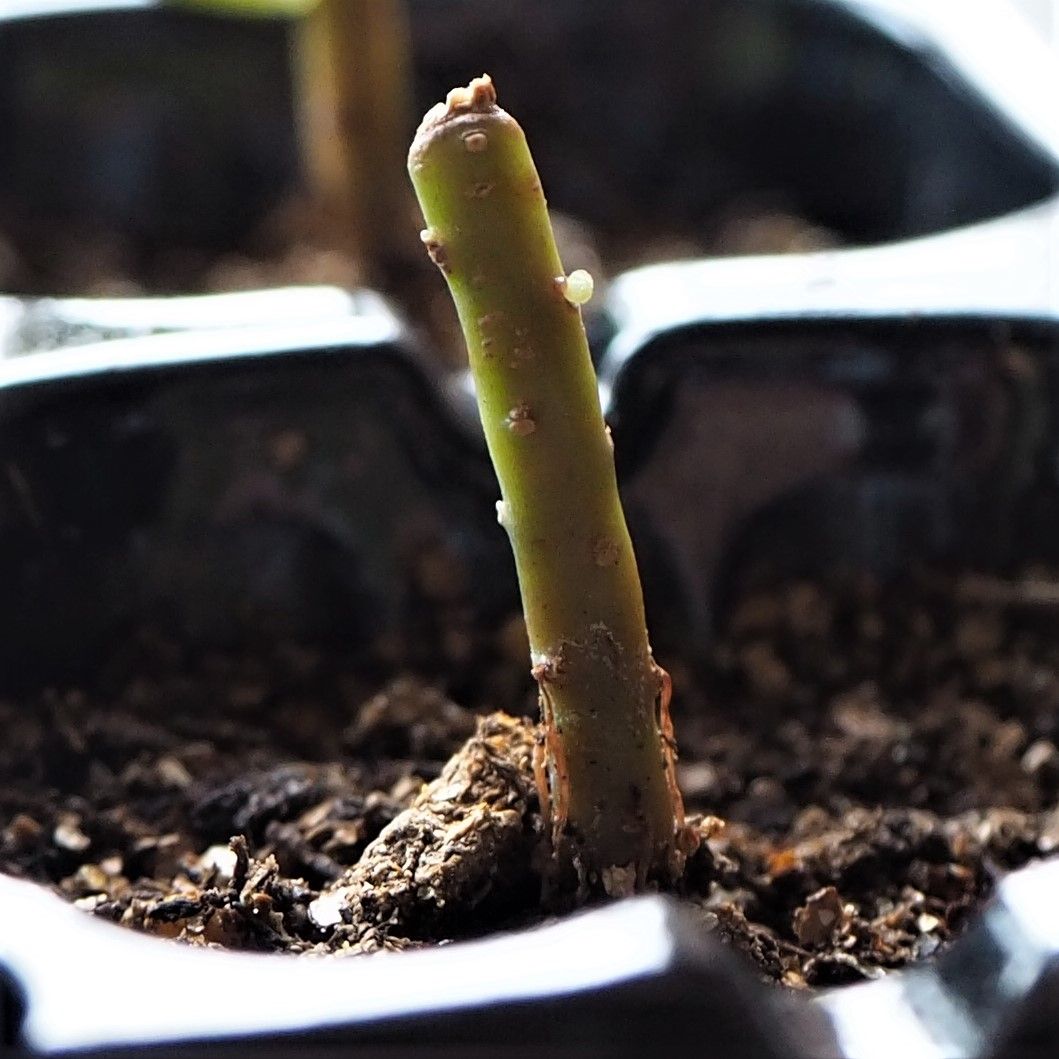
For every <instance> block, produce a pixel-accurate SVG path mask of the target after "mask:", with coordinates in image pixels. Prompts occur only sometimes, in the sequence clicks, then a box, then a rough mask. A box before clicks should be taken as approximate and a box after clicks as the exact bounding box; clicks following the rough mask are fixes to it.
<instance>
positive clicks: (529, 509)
mask: <svg viewBox="0 0 1059 1059" xmlns="http://www.w3.org/2000/svg"><path fill="white" fill-rule="evenodd" d="M409 172H410V174H411V177H412V183H413V185H414V186H415V190H416V194H417V195H418V197H419V202H420V206H421V207H422V210H423V214H424V217H425V219H426V222H427V226H428V227H427V229H426V230H425V231H424V232H423V241H424V243H425V244H426V247H427V249H428V251H429V252H430V255H431V257H432V258H433V259H434V261H435V263H436V264H437V265H438V267H439V268H440V269H441V271H442V273H443V274H444V276H445V279H446V280H447V281H448V284H449V288H450V290H451V292H452V296H453V299H454V301H455V303H456V308H457V311H458V314H459V318H460V323H461V325H462V328H463V332H464V336H465V338H466V341H467V347H468V353H469V356H470V365H471V370H472V372H473V374H474V379H475V384H476V388H477V395H478V405H479V410H480V413H481V417H482V423H483V425H484V428H485V436H486V441H487V443H488V446H489V452H490V455H491V457H492V460H493V464H494V466H495V468H496V472H497V477H498V478H499V481H500V492H501V498H502V499H501V502H500V504H499V505H498V513H499V516H500V521H501V524H502V525H503V526H504V527H505V529H506V530H507V532H508V535H509V537H510V539H511V545H512V549H513V551H514V555H515V563H516V567H517V570H518V577H519V585H520V588H521V592H522V603H523V609H524V613H525V617H526V628H527V632H528V634H529V641H530V650H531V662H532V667H533V675H534V677H535V678H536V679H537V681H538V684H539V686H540V700H541V706H542V715H543V723H544V729H543V730H544V737H543V751H544V757H545V759H546V768H542V769H541V774H542V780H541V782H540V785H541V786H542V788H543V790H542V796H543V798H544V800H545V802H546V811H547V812H548V815H549V817H550V833H551V839H552V843H553V847H554V849H555V852H556V854H557V855H558V857H559V860H560V863H565V864H567V865H569V866H571V867H573V868H575V869H576V870H577V874H578V878H579V880H580V882H581V884H582V888H590V889H602V890H605V891H606V892H608V893H624V892H628V891H630V890H631V889H633V888H636V887H638V886H642V885H644V884H645V883H646V882H648V881H650V880H656V881H657V880H668V879H670V878H671V877H672V876H673V875H674V874H675V873H677V872H678V871H679V870H680V867H681V852H682V850H681V846H682V841H683V811H682V807H681V802H680V796H679V793H678V791H677V789H676V786H675V783H674V780H673V746H672V740H671V736H670V733H669V731H668V715H667V712H666V711H667V706H668V678H667V677H666V675H665V674H664V672H663V671H662V670H661V669H660V668H659V667H658V666H657V665H656V664H655V662H654V660H653V658H652V656H651V649H650V646H649V644H648V640H647V631H646V625H645V621H644V608H643V593H642V591H641V588H640V581H639V574H638V571H637V568H636V561H635V557H634V555H633V549H632V543H631V541H630V539H629V533H628V529H627V528H626V524H625V517H624V514H623V512H622V509H621V503H620V500H619V497H618V489H617V482H616V478H615V473H614V458H613V451H612V445H611V441H610V437H609V433H608V431H607V429H606V427H605V426H604V423H603V416H602V412H601V409H600V402H599V394H598V389H597V383H596V378H595V373H594V371H593V368H592V362H591V359H590V357H589V351H588V344H587V341H586V339H585V332H584V326H583V324H582V321H581V314H580V310H579V309H578V308H577V307H576V306H575V305H573V304H571V303H570V301H568V300H567V298H566V297H565V294H566V289H565V277H564V276H563V270H562V265H561V263H560V261H559V255H558V251H557V250H556V246H555V239H554V237H553V234H552V230H551V224H550V222H549V219H548V212H547V208H546V204H545V200H544V195H543V193H542V191H541V184H540V180H539V178H538V176H537V171H536V169H535V167H534V164H533V159H532V158H531V156H530V153H529V149H528V147H527V145H526V139H525V137H524V135H523V133H522V130H521V128H520V127H519V126H518V124H517V123H516V122H515V121H514V120H513V119H512V118H511V117H510V116H509V115H508V114H506V113H505V112H504V111H503V110H501V109H500V108H499V107H498V106H497V105H496V95H495V92H494V90H493V87H492V83H491V81H489V79H488V78H477V79H475V80H474V81H472V82H471V84H470V85H469V86H468V87H467V88H466V89H456V90H454V91H453V92H451V93H449V97H448V99H447V100H446V102H445V103H443V104H438V106H436V107H434V108H433V109H432V110H431V111H430V112H429V113H428V114H427V115H426V117H425V118H424V120H423V124H422V125H421V126H420V129H419V132H418V133H417V135H416V138H415V141H414V143H413V145H412V149H411V152H410V154H409Z"/></svg>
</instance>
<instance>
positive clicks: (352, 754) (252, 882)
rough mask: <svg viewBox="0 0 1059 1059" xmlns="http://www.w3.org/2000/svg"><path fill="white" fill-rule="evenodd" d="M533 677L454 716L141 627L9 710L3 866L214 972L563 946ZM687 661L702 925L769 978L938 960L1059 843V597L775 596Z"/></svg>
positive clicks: (889, 590)
mask: <svg viewBox="0 0 1059 1059" xmlns="http://www.w3.org/2000/svg"><path fill="white" fill-rule="evenodd" d="M524 650H525V647H524V641H522V640H521V639H520V636H519V630H518V629H517V627H516V626H514V625H513V624H509V625H508V626H507V627H505V628H504V629H503V630H502V631H501V632H499V633H497V634H496V635H495V636H494V637H493V638H492V639H491V640H490V641H489V642H485V641H483V650H482V657H483V659H488V661H483V667H484V672H486V674H487V679H485V680H483V682H482V684H481V686H480V687H479V688H478V689H477V690H476V689H474V688H468V687H462V688H461V689H460V698H461V700H462V701H460V702H455V701H452V699H451V698H450V697H449V694H450V692H451V691H452V690H453V689H449V688H445V686H444V683H443V682H441V681H436V680H435V681H433V682H428V681H426V680H424V679H422V678H421V677H417V676H415V675H411V674H406V675H404V676H401V677H399V678H397V679H391V680H385V679H384V678H383V676H382V674H381V670H380V669H379V668H378V664H377V663H375V662H372V661H371V660H368V659H363V658H361V659H342V658H336V657H334V656H329V655H326V654H324V653H322V652H320V651H318V650H314V649H311V648H308V647H305V646H301V645H293V644H278V645H274V646H273V647H272V648H271V649H270V650H268V651H259V652H257V653H253V654H235V653H232V654H227V655H216V654H211V655H207V656H203V657H193V656H191V655H190V654H189V653H188V652H187V651H186V650H184V649H182V648H181V646H180V645H179V644H175V643H172V642H169V641H168V640H167V639H165V638H164V637H162V636H160V635H158V634H157V633H156V632H152V631H149V630H144V631H143V632H141V634H140V635H139V636H137V637H135V638H133V639H132V640H131V641H130V642H129V643H127V644H126V645H125V646H124V647H123V649H122V651H121V652H120V653H119V654H117V655H116V656H115V657H114V658H113V659H112V661H111V664H110V665H109V666H107V667H105V668H104V669H103V670H102V671H101V672H100V674H99V678H98V680H97V681H96V682H95V683H94V684H93V686H91V687H83V688H76V689H65V690H59V689H52V690H48V691H45V692H43V693H41V694H39V695H36V696H34V697H32V698H29V699H26V700H24V701H14V700H8V701H3V702H0V726H2V730H3V732H4V734H5V737H4V740H3V743H2V745H0V826H2V831H0V869H2V870H3V871H5V872H8V873H10V874H13V875H16V876H21V877H24V878H29V879H33V880H36V881H38V882H40V883H41V884H43V885H46V886H49V887H51V888H53V889H55V890H56V891H58V892H59V893H61V894H63V895H64V896H66V897H67V898H68V899H70V900H71V901H73V902H75V903H76V904H77V905H78V907H80V908H82V909H84V910H85V912H86V914H91V915H95V916H99V917H102V918H104V919H108V920H112V921H114V922H118V923H122V924H125V925H127V926H129V927H132V928H135V929H137V930H141V931H145V932H147V933H150V934H156V935H159V936H162V937H166V938H176V939H179V940H180V941H183V942H186V943H189V944H196V945H219V946H225V947H234V948H243V949H253V950H266V951H280V952H289V953H304V952H336V953H351V954H352V953H361V952H372V951H376V950H378V949H401V948H407V947H410V946H417V945H422V944H428V943H431V942H435V941H439V940H444V939H450V938H457V937H468V936H473V935H478V934H481V933H484V932H487V931H490V930H493V929H497V928H504V927H507V926H522V925H526V924H529V923H532V922H536V921H539V920H540V919H541V918H544V916H545V915H546V913H545V912H543V911H542V910H541V907H540V892H541V885H540V879H539V877H538V875H537V874H536V872H537V869H536V867H535V863H536V862H535V857H534V854H535V847H536V845H537V835H538V833H539V827H540V821H539V819H538V805H537V798H536V792H535V789H534V785H533V779H532V770H531V765H530V757H531V746H532V740H533V728H532V723H531V722H529V721H526V720H520V719H517V717H518V715H521V714H523V713H529V712H531V711H532V702H533V700H532V690H531V687H530V684H529V679H528V676H527V675H526V674H525V666H524V663H523V662H522V659H523V658H524V657H525V655H524ZM663 661H667V660H664V659H663ZM670 664H671V668H672V670H673V676H674V681H675V686H676V697H675V701H674V719H675V722H676V726H677V733H678V737H679V740H680V750H681V761H680V765H679V775H680V780H681V783H682V786H683V789H684V792H685V796H686V801H687V807H688V810H689V813H691V814H692V815H693V819H696V820H697V821H698V822H699V826H700V828H701V829H702V833H703V836H704V839H705V841H704V842H703V844H702V846H701V847H700V850H699V852H698V853H697V854H695V855H694V856H693V857H692V859H691V861H690V862H689V864H688V867H687V872H686V877H685V879H684V884H683V891H684V898H685V900H687V901H688V902H689V903H690V904H691V906H692V907H693V908H695V909H696V910H697V912H698V914H699V916H700V918H701V921H702V923H703V926H704V927H705V928H707V929H710V930H713V931H715V932H716V933H717V934H718V935H719V936H720V937H722V938H724V939H725V940H726V941H728V942H730V943H731V944H733V945H734V946H736V947H737V948H739V949H741V950H743V951H745V952H746V953H747V954H748V955H749V956H750V957H751V958H752V960H753V961H755V963H756V965H757V967H758V968H759V969H760V971H761V973H762V975H764V976H765V977H767V978H769V979H774V980H778V981H781V982H784V983H786V984H788V985H792V986H806V985H807V986H823V985H833V984H837V983H843V982H851V981H856V980H860V979H863V978H870V977H874V976H877V975H880V974H883V973H885V972H886V971H889V970H891V969H895V968H899V967H901V966H903V965H905V964H907V963H909V962H911V961H914V960H919V959H926V958H930V957H932V956H933V955H935V954H936V953H937V952H939V951H940V950H941V949H943V948H944V947H945V946H946V945H947V944H948V943H949V942H950V941H951V940H952V939H953V938H954V937H955V936H956V935H958V934H959V932H960V931H961V929H962V928H963V926H964V925H965V923H966V922H967V920H968V918H969V916H970V915H971V914H972V913H973V912H974V911H975V909H976V908H978V907H979V906H980V904H981V903H982V901H983V900H984V899H986V898H987V897H988V896H989V894H990V892H991V890H992V888H993V886H994V883H995V881H996V879H997V878H998V876H999V875H1000V874H1002V873H1003V872H1005V871H1007V870H1009V869H1012V868H1015V867H1018V866H1019V865H1021V864H1023V863H1025V862H1026V861H1028V860H1030V859H1033V858H1036V857H1041V856H1044V855H1047V854H1049V853H1050V852H1052V850H1053V849H1055V848H1056V846H1059V808H1057V807H1056V803H1057V799H1059V751H1057V749H1056V744H1057V742H1059V732H1057V728H1059V582H1053V581H1051V580H1048V579H1047V578H1045V577H1044V576H1043V575H1039V576H1031V575H1027V576H1026V577H1025V578H1021V579H1019V580H1015V581H1007V580H1001V579H999V578H994V577H989V576H982V575H970V574H961V575H943V574H938V573H921V574H916V575H914V576H913V575H909V576H908V577H906V578H904V579H902V580H901V581H900V582H898V583H892V584H889V585H880V584H877V583H876V582H874V581H872V580H870V579H868V578H863V579H853V580H851V579H844V580H842V581H837V580H836V582H835V583H833V584H824V583H818V582H804V581H800V582H793V583H787V584H784V585H782V586H780V587H771V588H762V589H761V590H759V591H758V590H752V591H749V592H747V594H746V595H745V596H744V597H743V598H742V600H741V602H739V603H738V605H736V606H735V607H734V608H733V609H732V610H731V611H730V613H729V615H728V617H727V619H726V621H725V629H724V632H723V634H722V635H721V636H720V638H719V639H718V642H717V644H716V646H715V647H714V648H713V649H712V651H711V654H710V659H709V662H708V664H706V665H705V666H698V667H695V668H693V667H691V666H688V665H684V664H675V663H672V662H671V663H670ZM483 689H486V690H483ZM500 689H506V690H504V691H500ZM501 698H502V699H503V700H504V701H500V699H501ZM498 708H503V709H505V710H506V711H507V713H506V714H500V713H495V712H491V711H494V710H496V709H498ZM512 715H513V716H512ZM721 821H723V823H722V822H721Z"/></svg>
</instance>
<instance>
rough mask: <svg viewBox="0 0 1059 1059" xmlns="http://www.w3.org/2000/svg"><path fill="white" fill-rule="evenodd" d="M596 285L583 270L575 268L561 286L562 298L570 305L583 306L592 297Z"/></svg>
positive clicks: (590, 276) (589, 274)
mask: <svg viewBox="0 0 1059 1059" xmlns="http://www.w3.org/2000/svg"><path fill="white" fill-rule="evenodd" d="M595 287H596V284H595V281H594V280H593V279H592V275H591V273H589V272H586V271H585V270H584V269H583V268H575V269H574V271H573V272H571V273H570V275H569V276H567V277H566V282H565V283H564V284H563V297H564V298H565V299H566V300H567V301H568V302H569V303H570V304H571V305H584V304H585V302H587V301H588V300H589V299H590V298H591V297H592V292H593V291H594V290H595Z"/></svg>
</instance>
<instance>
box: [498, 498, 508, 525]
mask: <svg viewBox="0 0 1059 1059" xmlns="http://www.w3.org/2000/svg"><path fill="white" fill-rule="evenodd" d="M496 520H497V522H499V523H500V525H501V526H503V527H504V529H507V504H505V503H504V501H503V500H498V501H497V502H496Z"/></svg>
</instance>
